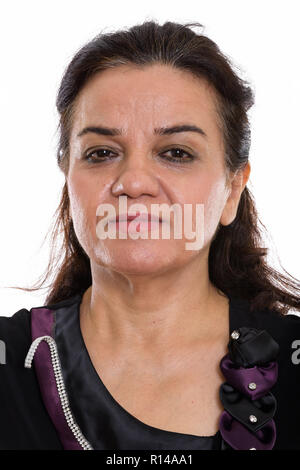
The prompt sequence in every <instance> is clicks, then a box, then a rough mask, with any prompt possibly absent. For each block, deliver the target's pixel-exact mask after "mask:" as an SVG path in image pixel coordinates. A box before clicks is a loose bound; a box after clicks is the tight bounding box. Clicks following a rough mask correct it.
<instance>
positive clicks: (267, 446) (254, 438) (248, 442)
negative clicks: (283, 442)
mask: <svg viewBox="0 0 300 470" xmlns="http://www.w3.org/2000/svg"><path fill="white" fill-rule="evenodd" d="M219 429H220V433H221V435H222V437H223V439H224V441H226V442H227V443H228V444H229V445H230V446H231V447H232V448H233V449H235V450H251V449H255V450H271V449H272V448H273V446H274V444H275V441H276V426H275V423H274V420H273V419H270V420H269V421H268V422H267V423H266V424H265V426H263V427H262V428H260V429H259V430H258V431H257V432H255V433H253V432H251V431H249V430H248V429H247V428H246V427H245V426H243V424H241V423H240V422H239V421H237V420H235V419H234V418H233V417H232V416H231V415H230V414H229V413H228V412H227V411H223V413H222V414H221V417H220V422H219Z"/></svg>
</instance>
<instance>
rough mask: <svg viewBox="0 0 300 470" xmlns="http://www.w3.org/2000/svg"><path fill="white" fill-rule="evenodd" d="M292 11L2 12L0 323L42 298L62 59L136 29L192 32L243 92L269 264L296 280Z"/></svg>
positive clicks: (238, 4)
mask: <svg viewBox="0 0 300 470" xmlns="http://www.w3.org/2000/svg"><path fill="white" fill-rule="evenodd" d="M298 8H299V2H298V1H296V0H295V1H292V0H287V1H285V2H279V1H271V0H264V1H263V2H261V1H253V0H252V1H251V2H250V1H240V0H227V1H226V2H224V1H222V0H219V1H218V0H210V1H209V2H208V1H207V0H206V1H202V0H195V1H187V2H184V3H179V2H174V1H172V0H165V1H164V2H161V1H157V0H152V1H151V2H149V3H148V2H147V3H146V2H138V1H136V2H134V1H127V2H122V1H121V0H116V1H114V2H113V3H109V2H108V3H107V2H106V3H103V2H101V1H100V0H98V1H95V0H85V2H84V3H83V2H79V1H75V0H73V1H69V0H60V1H57V0H55V1H54V0H52V1H51V2H50V1H44V2H40V1H37V0H27V1H26V2H23V1H22V0H19V1H14V2H6V3H4V4H2V6H1V18H0V38H1V43H0V44H1V45H0V47H1V74H0V84H1V87H0V103H1V114H0V121H1V126H0V129H1V185H0V192H1V221H2V224H1V244H0V249H1V266H0V293H1V311H0V315H5V316H10V315H12V314H13V313H15V312H16V311H17V310H19V309H21V308H23V307H24V308H28V309H30V308H31V307H34V306H41V305H43V302H44V298H45V295H46V291H45V290H41V291H38V292H35V293H27V292H23V291H20V290H16V289H7V288H5V286H11V285H17V286H30V285H32V284H33V283H34V282H35V281H36V280H37V278H38V277H39V276H40V275H41V274H43V273H44V271H45V268H46V266H47V264H48V256H49V246H48V245H47V244H44V245H43V246H42V242H43V239H44V236H45V235H46V232H47V230H48V228H49V226H50V223H51V220H52V216H53V214H54V211H55V209H56V207H57V205H58V202H59V197H60V192H61V188H62V185H63V181H64V180H63V175H62V174H61V173H60V171H59V169H58V167H57V165H56V156H55V145H56V139H57V135H56V128H57V124H58V115H57V113H56V109H55V97H56V92H57V89H58V86H59V83H60V80H61V78H62V74H63V71H64V69H65V67H66V66H67V64H68V62H69V61H70V60H71V58H72V56H73V55H74V53H75V52H76V50H77V49H79V48H80V47H81V46H82V45H83V44H84V43H85V42H87V41H88V40H90V39H92V38H93V37H94V36H95V35H96V34H98V33H99V32H101V31H103V32H109V31H113V30H117V29H119V28H123V27H130V26H132V25H134V24H136V23H141V22H143V21H145V20H151V19H154V20H157V21H158V22H159V23H163V22H165V21H175V22H179V23H186V22H199V23H201V24H203V25H204V27H205V29H204V31H203V32H204V34H206V35H207V36H209V37H210V38H211V39H213V40H214V41H215V42H216V43H217V44H218V45H219V47H220V48H221V50H222V51H223V52H224V53H225V54H226V55H227V56H228V57H229V58H230V59H231V60H232V61H233V63H234V64H236V66H237V67H238V68H239V70H240V71H241V72H240V73H241V74H242V76H243V78H246V79H248V80H249V81H250V83H251V84H252V86H253V88H254V90H255V97H256V103H255V105H254V107H253V108H252V110H251V113H250V117H251V123H252V146H251V153H250V163H251V169H252V172H251V176H250V182H249V183H248V187H249V189H250V190H251V191H252V192H253V194H254V196H255V199H256V204H257V208H258V211H259V216H260V219H261V221H262V222H263V223H264V225H265V226H266V227H267V229H268V232H269V235H270V239H268V240H267V242H266V243H267V246H270V248H271V250H273V253H274V254H273V255H272V252H271V253H270V256H271V257H272V258H273V261H272V263H273V265H274V266H275V267H276V268H279V269H281V268H280V266H279V264H278V260H277V258H276V256H277V255H278V256H279V260H280V262H281V264H282V265H283V267H284V268H285V269H286V270H287V271H288V272H289V273H290V274H292V275H293V276H295V277H296V278H298V279H299V278H300V263H299V248H298V240H299V232H300V222H299V209H298V204H299V176H300V145H299V137H298V136H299V124H300V123H299V107H300V81H299V75H300V59H299V44H300V30H299V24H298V18H299V14H298Z"/></svg>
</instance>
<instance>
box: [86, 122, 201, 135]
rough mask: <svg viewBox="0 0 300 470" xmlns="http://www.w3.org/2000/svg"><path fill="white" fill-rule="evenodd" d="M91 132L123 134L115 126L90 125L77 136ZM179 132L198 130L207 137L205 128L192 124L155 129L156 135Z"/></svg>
mask: <svg viewBox="0 0 300 470" xmlns="http://www.w3.org/2000/svg"><path fill="white" fill-rule="evenodd" d="M90 132H91V133H93V134H98V135H110V136H116V135H122V130H121V129H116V128H114V127H98V126H97V127H94V126H88V127H85V128H84V129H82V130H81V131H80V132H79V134H77V137H82V136H83V135H85V134H88V133H90ZM178 132H197V133H198V134H200V135H202V136H203V137H207V135H206V133H205V132H204V130H203V129H201V127H198V126H195V125H190V124H183V125H180V126H173V127H156V128H155V129H154V134H155V135H170V134H176V133H178Z"/></svg>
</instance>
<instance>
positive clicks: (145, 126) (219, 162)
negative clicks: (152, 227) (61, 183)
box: [66, 64, 243, 274]
mask: <svg viewBox="0 0 300 470" xmlns="http://www.w3.org/2000/svg"><path fill="white" fill-rule="evenodd" d="M182 125H190V126H197V127H198V128H200V129H201V130H202V131H203V133H202V132H201V131H198V132H195V131H185V132H169V133H165V134H163V133H162V132H160V133H158V132H157V131H156V132H155V130H157V129H159V128H171V127H174V126H176V127H178V126H182ZM86 127H94V128H95V127H101V128H113V129H119V132H117V133H116V135H103V133H97V132H91V131H90V132H85V133H83V135H81V136H79V134H80V133H81V132H82V130H83V129H84V128H86ZM175 130H176V129H175ZM107 134H108V133H107ZM176 149H179V150H176ZM87 154H88V155H89V159H86V158H85V157H86V155H87ZM171 158H173V160H174V161H172V160H171ZM66 177H67V185H68V191H69V197H70V210H71V217H72V219H73V224H74V229H75V232H76V235H77V238H78V240H79V242H80V244H81V246H82V247H83V249H84V250H85V252H86V253H87V254H88V256H89V258H90V260H91V263H96V264H97V265H101V266H104V267H107V268H109V269H112V270H114V271H117V272H119V273H127V274H146V273H149V274H150V273H159V272H164V271H166V270H168V269H174V268H178V267H180V266H184V265H186V264H187V263H189V262H190V261H193V260H196V258H198V259H199V260H200V258H201V259H202V260H206V261H207V256H208V251H209V246H210V243H211V241H212V238H213V236H214V234H215V232H216V230H217V228H218V224H219V222H221V223H222V224H223V225H227V224H229V223H231V222H232V220H234V218H235V215H236V209H237V204H238V199H239V196H240V192H239V191H232V187H231V185H229V186H228V185H226V182H227V180H226V171H225V162H224V148H223V141H222V133H221V130H220V129H219V127H218V124H217V114H216V108H215V101H214V92H213V91H212V89H211V88H210V86H209V85H208V84H207V82H205V80H200V79H196V78H195V77H193V76H192V75H191V74H190V73H188V72H185V71H180V70H178V69H174V68H172V67H170V66H166V65H159V64H155V65H152V66H147V67H145V68H144V69H142V68H135V67H130V66H120V67H117V68H113V69H109V70H106V71H104V72H100V73H98V74H96V75H95V76H94V77H92V79H91V80H90V81H89V82H88V83H87V84H86V86H85V87H84V88H83V89H82V90H81V92H80V94H79V95H78V97H77V102H76V107H75V114H74V118H73V126H72V131H71V137H70V165H69V171H68V174H67V175H66ZM242 189H243V188H241V190H242ZM121 195H125V196H127V210H128V211H130V207H131V206H132V205H133V204H136V203H139V204H143V205H144V207H145V210H146V211H147V212H148V213H149V214H150V212H151V207H153V206H152V204H167V206H169V207H170V206H172V205H173V204H177V205H179V207H181V208H182V215H183V217H184V205H185V204H191V206H190V207H191V208H192V227H193V229H194V231H195V230H196V224H197V220H196V207H197V204H199V205H200V204H202V207H203V209H204V212H203V219H202V220H203V222H204V225H203V223H202V225H201V227H199V224H198V229H199V228H200V231H201V234H202V237H203V238H202V243H201V247H200V248H198V249H186V243H190V242H193V241H195V239H193V240H190V239H188V238H186V236H185V231H184V228H183V224H182V236H181V238H180V237H179V238H178V239H174V236H172V235H173V234H174V215H172V212H171V219H170V237H169V238H166V239H164V238H162V235H161V233H162V232H161V229H162V224H160V225H159V227H160V232H159V233H160V235H159V237H158V238H151V232H148V239H145V238H139V239H133V238H132V237H131V236H130V233H129V232H128V234H127V238H123V239H120V238H119V237H118V230H117V231H116V234H117V237H115V238H107V239H105V240H103V239H100V238H99V236H98V234H97V231H96V227H97V224H98V223H99V221H100V220H101V218H102V217H100V216H99V215H97V208H98V207H99V206H101V205H102V204H110V205H111V207H113V208H115V213H116V215H118V214H119V213H121V212H122V211H120V209H119V198H120V196H121ZM200 207H201V206H200ZM200 210H201V209H200ZM142 212H143V211H142ZM105 215H107V213H106V214H105ZM198 221H199V213H198ZM98 233H99V232H98Z"/></svg>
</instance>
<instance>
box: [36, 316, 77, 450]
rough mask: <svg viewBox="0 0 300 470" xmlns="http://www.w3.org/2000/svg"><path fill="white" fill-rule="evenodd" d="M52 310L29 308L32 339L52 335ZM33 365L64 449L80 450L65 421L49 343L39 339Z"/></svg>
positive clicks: (53, 320)
mask: <svg viewBox="0 0 300 470" xmlns="http://www.w3.org/2000/svg"><path fill="white" fill-rule="evenodd" d="M54 323H55V319H54V312H53V311H52V310H49V309H47V308H32V309H31V334H32V341H33V340H35V339H36V338H38V337H39V336H46V335H47V336H51V337H53V333H52V330H53V327H54ZM33 362H34V367H35V371H36V375H37V378H38V382H39V387H40V391H41V394H42V398H43V402H44V405H45V407H46V409H47V411H48V414H49V416H50V418H51V420H52V422H53V424H54V426H55V428H56V431H57V433H58V435H59V438H60V440H61V443H62V445H63V447H64V449H65V450H82V447H81V446H80V444H79V443H78V441H77V440H76V438H75V436H74V435H73V433H72V431H71V429H70V428H69V426H68V423H67V421H66V418H65V415H64V412H63V409H62V406H61V403H60V398H59V395H58V390H57V386H56V381H55V375H54V370H53V366H52V361H51V353H50V349H49V345H48V344H47V343H46V342H45V341H41V343H40V344H39V346H38V347H37V350H36V352H35V355H34V358H33Z"/></svg>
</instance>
